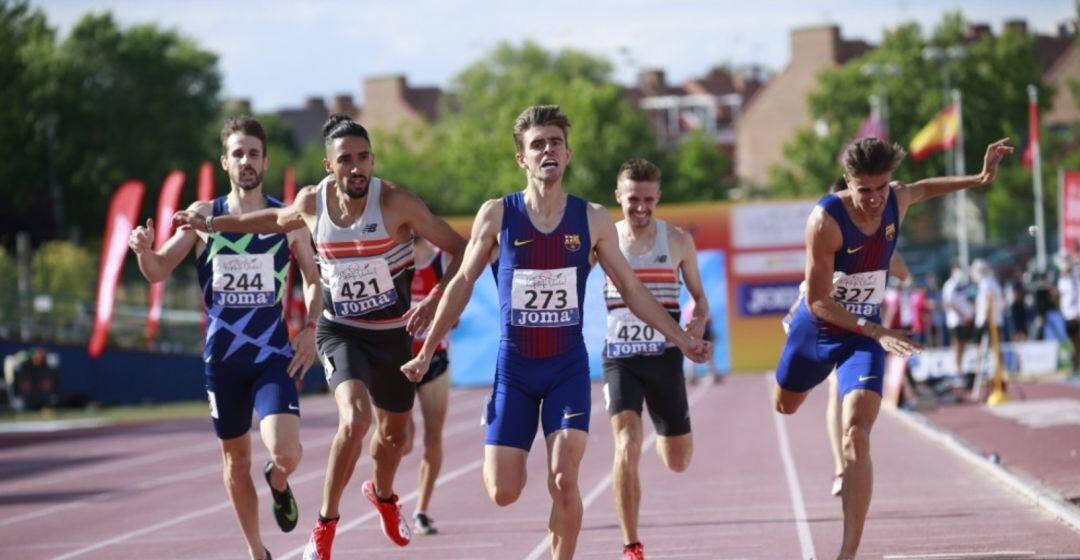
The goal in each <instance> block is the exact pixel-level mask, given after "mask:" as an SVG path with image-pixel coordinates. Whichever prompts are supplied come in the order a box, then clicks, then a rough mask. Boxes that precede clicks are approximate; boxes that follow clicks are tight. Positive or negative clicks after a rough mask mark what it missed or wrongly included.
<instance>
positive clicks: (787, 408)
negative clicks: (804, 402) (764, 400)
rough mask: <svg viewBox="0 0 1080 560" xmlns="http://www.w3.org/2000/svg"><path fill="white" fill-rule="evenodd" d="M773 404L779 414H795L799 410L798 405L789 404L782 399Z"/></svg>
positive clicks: (795, 403) (794, 403)
mask: <svg viewBox="0 0 1080 560" xmlns="http://www.w3.org/2000/svg"><path fill="white" fill-rule="evenodd" d="M773 404H774V407H775V409H776V411H777V412H779V413H780V414H795V411H796V410H799V404H800V403H797V402H791V401H788V400H785V399H783V398H778V399H776V401H775V402H774V403H773Z"/></svg>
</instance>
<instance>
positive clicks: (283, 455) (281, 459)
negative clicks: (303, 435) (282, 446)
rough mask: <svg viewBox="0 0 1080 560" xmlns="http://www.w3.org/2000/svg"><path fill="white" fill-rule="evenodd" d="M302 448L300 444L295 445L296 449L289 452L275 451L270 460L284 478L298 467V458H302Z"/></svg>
mask: <svg viewBox="0 0 1080 560" xmlns="http://www.w3.org/2000/svg"><path fill="white" fill-rule="evenodd" d="M303 454H304V451H303V447H302V446H300V444H297V445H296V448H295V449H293V450H289V451H275V452H274V453H273V454H272V455H271V457H270V459H271V460H273V461H274V464H275V465H277V467H278V468H279V469H281V470H282V472H284V473H285V475H286V476H288V475H290V474H292V473H293V472H294V471H296V468H297V467H299V466H300V458H301V457H302V456H303Z"/></svg>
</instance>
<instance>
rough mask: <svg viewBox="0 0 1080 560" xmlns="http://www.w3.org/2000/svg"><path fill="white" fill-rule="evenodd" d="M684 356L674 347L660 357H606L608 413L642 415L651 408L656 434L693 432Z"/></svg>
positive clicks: (605, 398)
mask: <svg viewBox="0 0 1080 560" xmlns="http://www.w3.org/2000/svg"><path fill="white" fill-rule="evenodd" d="M682 368H683V353H682V351H681V350H679V349H678V348H677V347H674V346H673V347H671V348H668V349H667V350H665V351H664V353H663V354H661V355H659V356H630V357H627V358H608V357H606V356H605V357H604V401H605V403H606V406H607V411H608V414H610V415H612V416H614V415H615V414H618V413H620V412H622V411H624V410H633V411H634V412H637V413H638V414H639V415H640V414H641V409H642V403H644V404H646V405H648V407H649V416H650V417H651V418H652V421H653V425H654V426H656V433H657V434H658V435H661V436H681V435H684V434H688V433H690V404H689V402H687V400H686V383H685V382H684V378H683V369H682Z"/></svg>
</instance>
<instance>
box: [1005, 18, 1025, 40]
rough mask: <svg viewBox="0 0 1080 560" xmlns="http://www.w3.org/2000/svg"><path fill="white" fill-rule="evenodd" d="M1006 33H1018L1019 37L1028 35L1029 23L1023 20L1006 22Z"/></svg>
mask: <svg viewBox="0 0 1080 560" xmlns="http://www.w3.org/2000/svg"><path fill="white" fill-rule="evenodd" d="M1005 31H1009V32H1012V33H1016V34H1018V35H1023V36H1026V35H1027V21H1024V20H1022V19H1010V20H1007V21H1006V22H1005Z"/></svg>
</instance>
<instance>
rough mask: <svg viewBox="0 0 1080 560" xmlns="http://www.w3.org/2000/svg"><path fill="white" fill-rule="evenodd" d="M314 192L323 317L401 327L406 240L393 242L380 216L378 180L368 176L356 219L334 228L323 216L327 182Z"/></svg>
mask: <svg viewBox="0 0 1080 560" xmlns="http://www.w3.org/2000/svg"><path fill="white" fill-rule="evenodd" d="M332 181H333V177H327V178H326V179H323V180H322V182H321V183H319V186H318V187H316V190H315V201H316V202H315V251H316V253H317V255H318V261H319V279H320V282H321V283H322V289H323V315H324V316H325V317H326V318H327V319H329V320H330V321H333V322H335V323H339V324H343V325H348V326H351V327H360V328H365V329H372V330H388V329H396V328H402V327H404V326H405V321H404V320H403V319H402V318H401V316H402V315H404V314H405V312H406V311H408V310H409V304H410V299H411V298H410V284H411V283H412V277H413V247H412V245H413V243H412V238H409V240H408V241H406V242H404V243H395V242H394V239H393V237H391V235H390V233H389V232H388V231H387V230H386V224H385V223H384V222H383V215H382V204H381V200H382V197H381V195H382V180H380V179H379V178H377V177H372V178H371V180H370V182H369V185H368V194H367V204H366V205H365V206H364V213H363V214H362V215H361V217H360V219H359V220H357V221H355V222H353V223H352V224H350V225H349V226H348V227H338V226H337V225H336V224H335V223H334V222H333V220H331V219H330V217H329V216H328V215H327V214H326V204H327V197H328V196H330V195H331V194H333V193H332V192H328V191H330V189H331V188H333V187H330V186H329V185H330V184H332Z"/></svg>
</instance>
